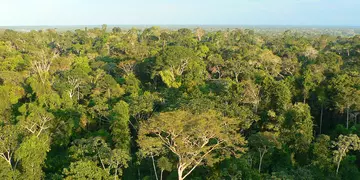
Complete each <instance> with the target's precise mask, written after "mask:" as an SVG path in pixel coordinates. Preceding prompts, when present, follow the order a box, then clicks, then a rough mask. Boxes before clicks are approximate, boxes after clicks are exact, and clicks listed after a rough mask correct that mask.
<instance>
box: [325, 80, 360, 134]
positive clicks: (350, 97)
mask: <svg viewBox="0 0 360 180" xmlns="http://www.w3.org/2000/svg"><path fill="white" fill-rule="evenodd" d="M358 82H359V79H358V78H356V77H351V76H349V75H347V74H344V75H338V76H336V77H335V78H333V79H332V80H331V82H330V88H331V89H332V90H333V92H335V95H334V96H333V101H335V106H336V108H337V109H338V110H340V112H344V110H346V129H348V128H349V116H350V108H352V106H354V107H355V108H356V107H360V104H359V103H360V89H359V87H358Z"/></svg>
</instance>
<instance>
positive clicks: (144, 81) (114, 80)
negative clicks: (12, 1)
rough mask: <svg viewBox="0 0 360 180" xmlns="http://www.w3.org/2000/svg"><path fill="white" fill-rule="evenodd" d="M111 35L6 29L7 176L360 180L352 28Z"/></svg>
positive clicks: (2, 102)
mask: <svg viewBox="0 0 360 180" xmlns="http://www.w3.org/2000/svg"><path fill="white" fill-rule="evenodd" d="M108 29H109V28H108V27H107V26H106V25H103V26H102V27H101V28H85V29H84V30H81V29H77V30H74V31H58V30H55V29H49V30H40V31H35V30H34V31H31V32H16V31H12V30H5V31H3V32H2V33H0V179H120V178H123V179H159V178H160V179H176V178H179V179H184V178H186V179H334V180H335V179H359V178H358V177H359V163H358V159H359V153H358V150H359V147H358V146H359V142H358V141H359V140H358V135H360V130H359V129H360V128H359V127H360V126H359V124H358V123H359V122H358V121H359V117H360V116H359V115H360V113H359V112H360V103H359V102H360V80H359V74H360V63H359V56H360V53H359V47H360V38H359V37H360V36H359V35H354V33H353V31H347V30H325V31H324V33H326V35H322V34H321V33H320V34H319V31H317V30H307V29H293V30H291V31H284V32H283V31H282V30H276V31H268V30H267V29H254V30H249V29H227V30H225V29H221V30H207V29H202V28H201V27H198V28H196V29H193V30H192V29H188V28H180V29H177V30H171V29H164V28H162V27H149V28H144V29H136V28H131V29H128V30H125V29H120V28H114V29H113V30H112V31H108ZM344 31H347V32H346V35H347V36H339V37H337V36H333V35H341V34H339V33H341V32H344ZM350 35H351V36H350ZM300 102H302V103H300ZM345 121H346V126H345V123H344V122H345ZM315 137H316V138H315ZM336 137H338V138H336Z"/></svg>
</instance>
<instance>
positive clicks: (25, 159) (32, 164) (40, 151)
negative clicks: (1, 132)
mask: <svg viewBox="0 0 360 180" xmlns="http://www.w3.org/2000/svg"><path fill="white" fill-rule="evenodd" d="M50 143H51V142H50V137H49V136H48V135H47V134H43V135H41V136H36V135H31V136H29V137H27V138H26V139H25V141H24V142H22V143H21V144H20V147H19V148H18V149H17V150H16V152H15V158H16V160H17V161H19V162H20V165H21V167H22V170H23V174H22V176H23V178H25V179H31V180H36V179H42V178H43V177H44V172H43V170H42V167H43V165H44V162H45V159H46V154H47V152H49V150H50Z"/></svg>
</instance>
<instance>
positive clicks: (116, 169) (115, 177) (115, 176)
mask: <svg viewBox="0 0 360 180" xmlns="http://www.w3.org/2000/svg"><path fill="white" fill-rule="evenodd" d="M118 166H119V165H118V164H117V163H116V168H115V175H114V179H115V180H116V179H117V173H118V172H117V171H118Z"/></svg>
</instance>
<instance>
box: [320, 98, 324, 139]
mask: <svg viewBox="0 0 360 180" xmlns="http://www.w3.org/2000/svg"><path fill="white" fill-rule="evenodd" d="M323 113H324V107H323V105H321V112H320V134H321V130H322V121H323Z"/></svg>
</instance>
